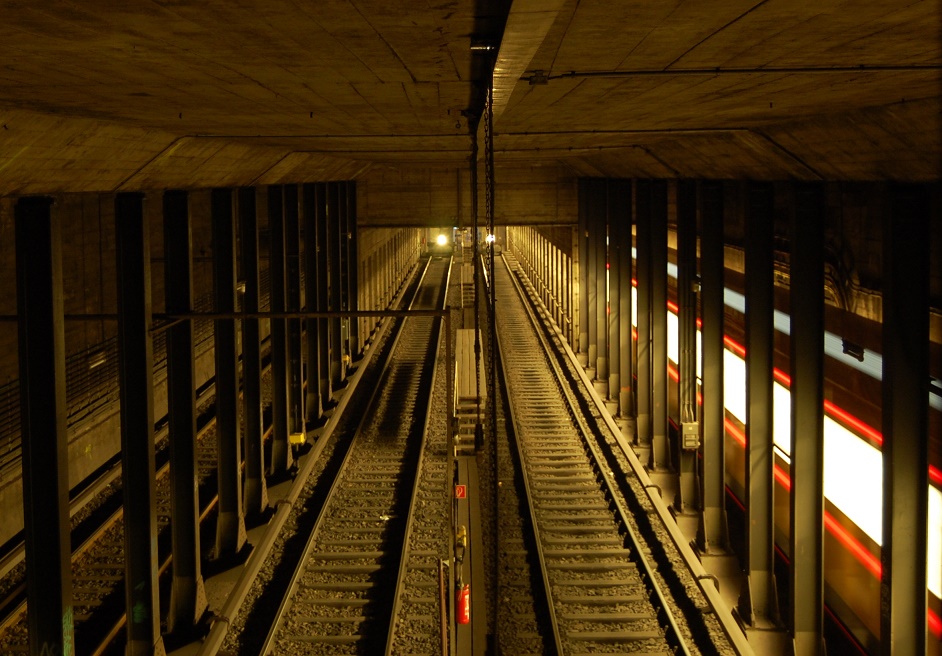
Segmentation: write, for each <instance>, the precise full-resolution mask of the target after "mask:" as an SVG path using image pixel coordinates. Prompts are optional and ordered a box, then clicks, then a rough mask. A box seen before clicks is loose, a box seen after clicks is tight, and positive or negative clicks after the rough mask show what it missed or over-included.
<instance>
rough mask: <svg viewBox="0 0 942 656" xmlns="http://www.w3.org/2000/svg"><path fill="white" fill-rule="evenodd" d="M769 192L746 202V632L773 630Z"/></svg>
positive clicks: (754, 192) (759, 188)
mask: <svg viewBox="0 0 942 656" xmlns="http://www.w3.org/2000/svg"><path fill="white" fill-rule="evenodd" d="M773 201H774V192H773V187H772V185H771V184H768V183H749V186H748V188H747V199H746V205H747V208H746V212H747V214H746V553H745V558H744V561H745V572H744V574H745V578H744V581H743V587H742V590H741V592H740V596H739V608H738V610H739V614H740V616H741V617H742V619H743V621H744V622H745V624H746V625H747V626H749V627H751V628H772V627H774V626H777V625H778V622H779V612H778V597H777V595H776V591H775V573H774V557H775V551H774V549H775V544H774V541H773V535H772V532H773V526H774V525H773V521H772V520H773V512H774V506H773V503H772V501H773V494H774V488H773V485H774V479H773V476H772V471H773V470H772V467H773V453H772V383H773V378H772V354H773V323H772V318H773V310H774V298H773V278H772V276H773V259H772V255H773V236H774V230H773V227H774V222H775V216H774V202H773Z"/></svg>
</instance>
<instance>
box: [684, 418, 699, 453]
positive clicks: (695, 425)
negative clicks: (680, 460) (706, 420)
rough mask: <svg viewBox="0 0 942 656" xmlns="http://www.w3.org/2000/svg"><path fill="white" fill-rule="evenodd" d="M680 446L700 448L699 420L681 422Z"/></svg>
mask: <svg viewBox="0 0 942 656" xmlns="http://www.w3.org/2000/svg"><path fill="white" fill-rule="evenodd" d="M680 432H681V446H682V447H683V448H684V449H698V448H700V422H697V421H693V422H685V423H683V424H681V431H680Z"/></svg>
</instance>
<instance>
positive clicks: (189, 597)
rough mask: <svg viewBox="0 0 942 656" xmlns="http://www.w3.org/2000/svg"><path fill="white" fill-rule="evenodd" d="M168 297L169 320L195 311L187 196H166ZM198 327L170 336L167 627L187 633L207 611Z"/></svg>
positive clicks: (184, 324)
mask: <svg viewBox="0 0 942 656" xmlns="http://www.w3.org/2000/svg"><path fill="white" fill-rule="evenodd" d="M163 210H164V262H165V266H164V274H165V275H164V278H165V283H164V290H165V291H164V295H165V298H166V309H167V313H168V314H189V313H190V312H192V311H193V273H192V272H193V231H192V226H191V222H190V211H189V205H188V197H187V193H186V192H185V191H168V192H165V193H164V206H163ZM194 368H195V363H194V356H193V322H192V321H181V322H179V323H177V324H176V325H174V326H171V327H170V328H169V329H168V330H167V415H168V420H169V421H168V423H169V426H168V429H169V433H170V485H171V497H170V513H171V517H172V518H173V521H172V522H171V524H170V525H171V542H172V552H173V583H172V586H171V588H170V611H169V613H168V616H167V625H168V628H169V630H170V632H171V633H178V632H186V631H189V630H191V629H193V627H195V626H196V624H197V623H198V622H199V621H200V618H201V617H202V616H203V612H204V611H205V610H206V605H207V601H206V591H205V589H204V588H203V575H202V569H201V559H202V552H201V551H200V533H199V526H200V505H199V495H198V494H197V489H196V486H195V485H193V481H194V480H196V477H197V474H198V471H197V464H196V392H195V390H196V381H195V376H194Z"/></svg>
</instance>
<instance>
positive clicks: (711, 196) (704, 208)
mask: <svg viewBox="0 0 942 656" xmlns="http://www.w3.org/2000/svg"><path fill="white" fill-rule="evenodd" d="M699 206H700V226H701V230H702V237H701V241H700V271H701V289H702V295H701V302H702V317H703V328H702V329H701V332H700V340H701V345H702V348H703V429H702V431H701V434H702V438H703V447H702V453H703V478H702V483H701V499H702V503H701V512H700V522H699V525H698V527H697V548H698V549H699V550H700V551H701V552H702V553H707V554H719V553H726V552H727V551H728V550H729V530H728V524H727V521H726V424H725V418H726V401H725V398H724V394H723V357H724V355H723V354H724V350H725V347H724V346H723V332H724V326H723V317H724V315H725V307H724V300H723V293H724V289H723V288H724V284H725V281H724V279H723V271H724V264H723V252H724V246H723V243H724V235H723V221H724V218H723V217H724V210H723V184H722V183H720V182H701V183H700V190H699Z"/></svg>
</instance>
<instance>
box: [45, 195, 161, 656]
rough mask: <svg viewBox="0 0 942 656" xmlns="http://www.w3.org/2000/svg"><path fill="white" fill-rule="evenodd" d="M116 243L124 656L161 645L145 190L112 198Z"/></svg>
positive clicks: (148, 653)
mask: <svg viewBox="0 0 942 656" xmlns="http://www.w3.org/2000/svg"><path fill="white" fill-rule="evenodd" d="M115 247H116V251H117V268H116V272H117V276H118V280H117V285H118V380H119V384H120V386H119V387H120V398H121V482H122V494H123V497H124V581H125V608H126V612H127V646H126V648H125V654H127V655H128V656H138V655H145V656H151V655H152V654H161V653H163V651H164V646H163V639H162V638H161V636H160V599H159V596H158V587H157V509H156V490H155V482H154V466H155V460H154V380H153V376H154V360H153V351H152V349H153V344H152V343H151V336H150V327H151V281H150V232H149V230H148V227H147V220H146V219H145V217H144V194H140V193H125V194H118V195H117V196H116V197H115ZM65 526H68V522H66V524H65ZM60 621H61V620H60Z"/></svg>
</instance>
